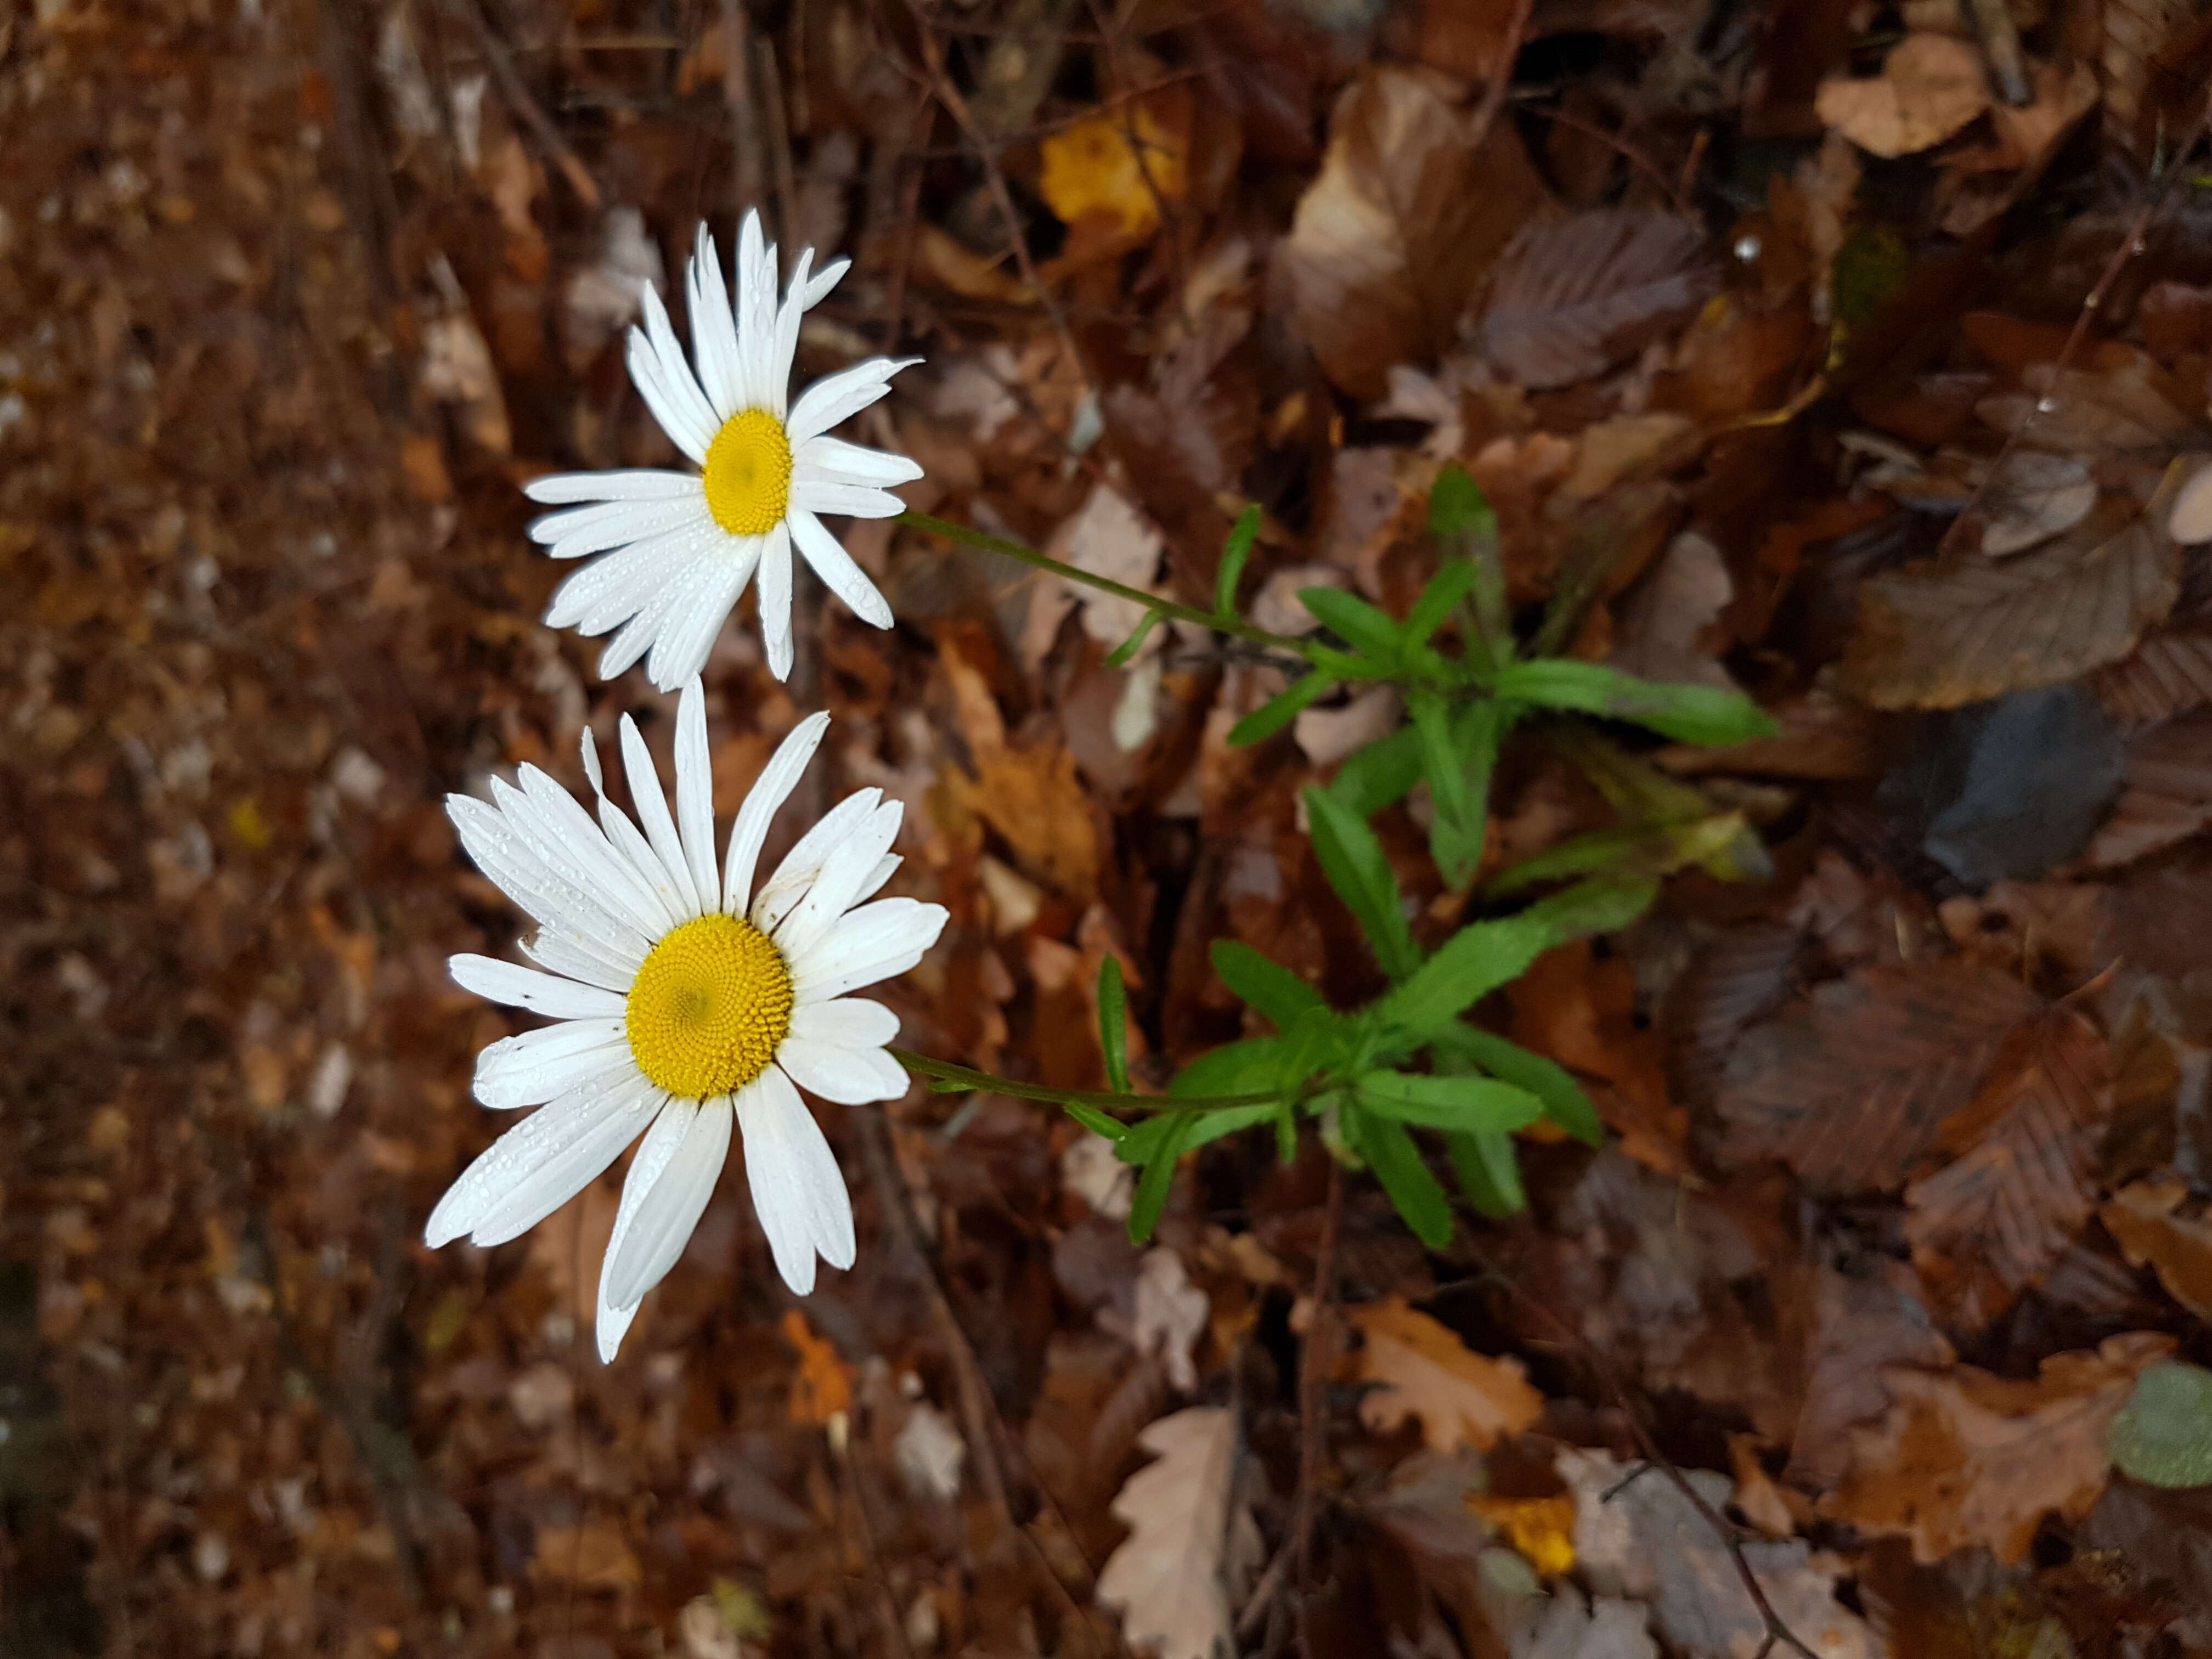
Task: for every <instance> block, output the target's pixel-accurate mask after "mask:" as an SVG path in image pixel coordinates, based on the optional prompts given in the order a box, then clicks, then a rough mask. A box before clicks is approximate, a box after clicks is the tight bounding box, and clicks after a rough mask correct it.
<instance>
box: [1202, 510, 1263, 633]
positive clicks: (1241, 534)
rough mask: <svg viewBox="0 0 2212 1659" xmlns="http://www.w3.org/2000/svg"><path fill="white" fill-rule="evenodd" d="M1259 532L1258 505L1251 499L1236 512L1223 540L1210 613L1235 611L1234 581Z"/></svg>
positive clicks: (1239, 578) (1222, 614) (1239, 577)
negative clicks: (1234, 520)
mask: <svg viewBox="0 0 2212 1659" xmlns="http://www.w3.org/2000/svg"><path fill="white" fill-rule="evenodd" d="M1259 534H1260V507H1259V503H1258V502H1256V501H1255V502H1254V503H1253V504H1252V505H1251V506H1249V507H1246V508H1245V509H1244V510H1243V512H1242V513H1238V514H1237V523H1236V526H1235V527H1234V528H1233V529H1231V531H1230V532H1229V539H1228V540H1227V541H1226V542H1225V543H1224V544H1222V548H1221V564H1220V567H1219V568H1218V569H1217V570H1216V571H1215V573H1214V577H1213V614H1214V615H1215V616H1217V617H1233V616H1235V615H1236V614H1237V583H1238V582H1240V581H1242V580H1243V578H1244V566H1245V563H1246V562H1247V561H1248V560H1249V559H1250V558H1251V556H1252V544H1253V543H1254V542H1255V540H1257V539H1258V538H1259Z"/></svg>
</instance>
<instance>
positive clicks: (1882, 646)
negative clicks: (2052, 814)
mask: <svg viewBox="0 0 2212 1659" xmlns="http://www.w3.org/2000/svg"><path fill="white" fill-rule="evenodd" d="M2162 506H2163V504H2162V503H2161V502H2155V501H2154V503H2153V505H2152V507H2150V508H2148V509H2146V510H2145V511H2143V512H2142V513H2136V514H2135V515H2133V516H2132V517H2131V518H2130V520H2128V522H2127V523H2126V524H2125V525H2124V526H2118V527H2116V526H2112V525H2111V524H2110V523H2109V522H2108V521H2107V519H2106V515H2105V514H2103V513H2093V514H2092V515H2091V517H2090V519H2089V520H2088V521H2087V523H2086V524H2084V525H2083V526H2080V528H2079V530H2078V531H2077V532H2075V534H2071V535H2069V536H2066V537H2064V538H2061V539H2059V540H2057V541H2056V542H2053V543H2052V544H2050V545H2049V546H2046V547H2044V548H2040V549H2039V550H2036V551H2035V552H2033V553H2027V554H2022V555H2021V556H2020V557H2018V558H2016V559H2010V560H2007V561H2005V562H2002V563H1991V562H1990V561H1988V560H1986V559H1983V558H1979V557H1954V558H1950V559H1931V560H1929V561H1927V562H1924V563H1920V564H1914V565H1908V566H1906V567H1905V568H1904V569H1902V570H1899V571H1893V572H1891V573H1888V574H1883V575H1880V576H1875V577H1873V578H1871V579H1870V580H1868V581H1867V582H1866V583H1865V584H1864V585H1863V586H1862V587H1861V588H1860V590H1859V615H1858V631H1857V634H1856V635H1855V636H1854V637H1853V638H1852V640H1851V643H1850V648H1849V650H1848V651H1847V652H1846V653H1844V663H1843V679H1844V686H1845V689H1846V690H1850V692H1852V693H1853V695H1855V696H1859V697H1861V698H1863V699H1864V700H1865V701H1866V702H1870V703H1872V704H1873V705H1874V706H1875V708H1958V707H1959V706H1960V704H1961V703H1968V702H1980V701H1982V700H1984V699H1985V698H1989V697H1996V696H2003V695H2004V693H2006V692H2008V691H2018V690H2024V689H2026V688H2027V687H2030V686H2038V685H2051V684H2057V683H2058V682H2059V681H2062V680H2069V679H2072V678H2075V677H2076V676H2077V675H2081V674H2084V673H2087V671H2090V670H2091V669H2093V668H2097V667H2100V666H2101V665H2104V664H2106V663H2109V662H2116V661H2118V659H2120V658H2122V657H2124V656H2126V655H2127V654H2128V653H2129V652H2130V651H2132V650H2134V649H2135V647H2136V641H2138V640H2140V639H2141V638H2142V634H2143V630H2144V629H2146V628H2148V627H2150V626H2151V625H2152V624H2153V623H2157V622H2160V621H2161V620H2162V619H2163V618H2164V617H2166V613H2167V612H2168V611H2171V610H2172V608H2173V601H2174V599H2175V596H2176V595H2177V594H2178V593H2179V591H2180V576H2181V559H2180V550H2179V548H2178V547H2176V546H2175V545H2174V544H2173V541H2172V538H2170V537H2168V536H2167V535H2166V514H2165V513H2164V511H2163V510H2162ZM2082 532H2087V534H2084V533H2082ZM2098 532H2103V536H2102V537H2101V538H2099V536H2098ZM2092 541H2093V544H2087V543H2091V542H2092ZM2085 544H2087V545H2085Z"/></svg>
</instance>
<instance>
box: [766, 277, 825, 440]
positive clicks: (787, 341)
mask: <svg viewBox="0 0 2212 1659" xmlns="http://www.w3.org/2000/svg"><path fill="white" fill-rule="evenodd" d="M813 264H814V250H813V249H812V248H811V247H810V248H804V249H801V250H800V252H799V264H798V265H797V266H796V267H795V268H794V269H793V271H792V273H791V282H790V284H789V285H788V286H787V288H785V289H784V291H783V305H782V307H781V309H780V310H779V311H777V313H775V339H774V340H773V341H771V342H770V343H769V356H768V392H769V404H768V406H769V408H770V409H772V410H775V417H776V419H778V420H779V421H780V420H781V419H782V418H783V416H784V411H785V407H786V405H787V404H789V402H790V401H791V361H792V359H793V357H795V356H798V355H799V318H800V316H801V315H803V314H804V313H805V310H806V273H807V271H808V270H809V269H810V268H811V266H812V265H813Z"/></svg>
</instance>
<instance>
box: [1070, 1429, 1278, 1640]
mask: <svg viewBox="0 0 2212 1659" xmlns="http://www.w3.org/2000/svg"><path fill="white" fill-rule="evenodd" d="M1137 1443H1138V1444H1139V1445H1140V1446H1142V1447H1143V1448H1144V1449H1146V1451H1149V1452H1152V1453H1154V1454H1156V1455H1158V1459H1159V1461H1158V1462H1155V1463H1148V1464H1146V1466H1145V1467H1144V1468H1141V1469H1139V1470H1138V1471H1137V1472H1136V1473H1135V1474H1133V1475H1131V1476H1130V1477H1129V1479H1128V1482H1127V1485H1125V1486H1123V1487H1122V1488H1121V1492H1120V1493H1119V1494H1118V1495H1117V1496H1116V1497H1115V1499H1114V1504H1113V1510H1114V1514H1115V1516H1116V1518H1118V1519H1120V1520H1121V1521H1122V1522H1126V1523H1127V1526H1128V1528H1129V1535H1128V1537H1127V1538H1125V1539H1124V1540H1122V1541H1121V1545H1120V1546H1119V1547H1117V1548H1116V1549H1115V1552H1114V1553H1113V1554H1111V1555H1109V1556H1108V1557H1107V1558H1106V1565H1105V1566H1104V1567H1103V1569H1102V1570H1101V1571H1100V1572H1099V1574H1098V1605H1099V1606H1101V1607H1106V1608H1108V1609H1109V1610H1112V1611H1118V1612H1119V1613H1121V1633H1122V1635H1123V1636H1124V1637H1125V1638H1127V1641H1128V1644H1129V1645H1130V1647H1132V1648H1133V1649H1146V1648H1150V1649H1152V1650H1156V1651H1157V1652H1158V1654H1159V1656H1160V1659H1213V1656H1214V1654H1215V1651H1216V1650H1217V1649H1218V1650H1225V1651H1228V1652H1231V1653H1233V1652H1234V1651H1235V1650H1236V1634H1235V1629H1234V1625H1233V1619H1232V1613H1231V1608H1232V1607H1234V1606H1235V1605H1236V1604H1237V1603H1238V1602H1241V1601H1243V1587H1244V1583H1245V1581H1246V1580H1247V1579H1248V1578H1249V1576H1250V1573H1251V1571H1252V1568H1253V1567H1254V1566H1255V1565H1257V1562H1258V1558H1259V1554H1260V1551H1261V1539H1260V1529H1259V1528H1258V1526H1257V1525H1255V1523H1254V1522H1253V1519H1252V1513H1251V1510H1249V1508H1248V1507H1246V1506H1245V1505H1244V1504H1242V1503H1239V1502H1237V1498H1236V1474H1237V1419H1236V1415H1235V1413H1231V1412H1229V1411H1227V1410H1225V1409H1224V1408H1222V1407H1218V1406H1193V1407H1190V1408H1189V1409H1188V1410H1187V1411H1180V1412H1176V1413H1175V1414H1174V1415H1173V1416H1170V1417H1164V1418H1162V1419H1160V1420H1159V1421H1158V1422H1157V1423H1154V1424H1152V1425H1151V1426H1150V1427H1148V1428H1146V1430H1145V1431H1144V1432H1143V1433H1142V1434H1140V1435H1139V1436H1138V1437H1137Z"/></svg>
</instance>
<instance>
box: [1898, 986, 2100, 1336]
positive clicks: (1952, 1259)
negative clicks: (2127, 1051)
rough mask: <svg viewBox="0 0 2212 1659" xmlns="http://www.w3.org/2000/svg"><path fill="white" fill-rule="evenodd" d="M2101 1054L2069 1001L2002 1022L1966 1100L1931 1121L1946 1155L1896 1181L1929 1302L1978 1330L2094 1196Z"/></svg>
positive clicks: (2062, 1243)
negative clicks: (1905, 1181) (1937, 1125)
mask: <svg viewBox="0 0 2212 1659" xmlns="http://www.w3.org/2000/svg"><path fill="white" fill-rule="evenodd" d="M2111 1117H2112V1051H2111V1050H2110V1048H2107V1046H2106V1042H2105V1039H2104V1038H2103V1037H2102V1036H2100V1035H2099V1034H2098V1033H2097V1032H2096V1030H2093V1028H2092V1027H2091V1026H2090V1024H2089V1023H2088V1022H2087V1020H2085V1019H2083V1018H2081V1015H2079V1014H2077V1013H2075V1012H2074V1011H2073V1010H2072V1009H2070V1008H2052V1009H2051V1010H2050V1011H2049V1012H2046V1013H2045V1014H2044V1015H2043V1017H2042V1018H2039V1019H2037V1020H2034V1021H2032V1022H2030V1023H2028V1024H2023V1025H2021V1026H2019V1027H2017V1028H2016V1029H2015V1030H2013V1031H2012V1032H2011V1033H2010V1034H2009V1035H2008V1036H2007V1037H2006V1038H2005V1041H2004V1043H2003V1045H2002V1047H2001V1048H1999V1049H1998V1051H1997V1055H1996V1060H1994V1061H1992V1062H1991V1064H1990V1071H1989V1075H1988V1076H1987V1077H1986V1078H1985V1079H1984V1080H1983V1083H1982V1086H1981V1089H1980V1091H1979V1092H1978V1093H1977V1094H1976V1096H1975V1097H1974V1099H1973V1102H1972V1104H1970V1105H1968V1106H1967V1107H1966V1109H1964V1110H1963V1111H1961V1112H1960V1113H1958V1114H1957V1115H1955V1116H1954V1117H1953V1118H1952V1119H1951V1120H1950V1121H1948V1122H1947V1123H1946V1124H1945V1125H1944V1126H1943V1133H1942V1143H1943V1146H1945V1148H1946V1149H1947V1150H1948V1151H1950V1152H1954V1154H1955V1156H1954V1158H1953V1159H1952V1161H1951V1162H1950V1163H1949V1164H1946V1165H1945V1166H1944V1167H1943V1168H1942V1170H1938V1171H1937V1172H1936V1174H1934V1175H1932V1176H1929V1177H1928V1178H1927V1179H1925V1180H1923V1181H1917V1182H1914V1183H1913V1184H1912V1185H1911V1187H1908V1188H1906V1189H1905V1203H1906V1205H1907V1206H1909V1208H1910V1210H1911V1213H1910V1214H1909V1215H1908V1216H1907V1217H1906V1218H1905V1238H1906V1239H1907V1241H1908V1242H1910V1243H1911V1246H1912V1261H1913V1265H1914V1266H1915V1267H1917V1268H1918V1269H1919V1270H1920V1278H1921V1280H1922V1282H1923V1284H1925V1285H1927V1286H1928V1289H1929V1296H1930V1298H1931V1300H1932V1301H1933V1302H1934V1303H1935V1304H1936V1307H1937V1308H1938V1309H1940V1310H1942V1312H1943V1313H1944V1314H1945V1315H1947V1316H1948V1319H1949V1321H1950V1322H1951V1323H1952V1324H1953V1325H1954V1326H1955V1327H1958V1328H1961V1329H1967V1330H1979V1329H1980V1328H1983V1327H1984V1326H1985V1325H1987V1324H1988V1323H1989V1322H1990V1321H1991V1320H1993V1319H1995V1318H1996V1316H1998V1315H1999V1314H2001V1313H2002V1312H2003V1311H2004V1310H2005V1309H2006V1308H2007V1307H2008V1306H2010V1305H2011V1304H2012V1301H2013V1298H2014V1297H2016V1296H2018V1295H2019V1294H2020V1293H2021V1291H2024V1290H2026V1289H2027V1287H2028V1286H2029V1285H2033V1284H2037V1283H2039V1282H2040V1281H2041V1279H2043V1277H2044V1275H2045V1273H2048V1272H2049V1271H2050V1270H2051V1265H2052V1264H2053V1263H2054V1262H2056V1261H2057V1260H2058V1258H2059V1257H2060V1256H2061V1255H2063V1254H2064V1253H2065V1250H2066V1247H2067V1245H2068V1244H2069V1243H2071V1242H2072V1241H2073V1238H2074V1236H2075V1234H2076V1233H2078V1232H2079V1231H2081V1225H2082V1224H2083V1223H2084V1222H2086V1221H2087V1220H2088V1218H2089V1212H2090V1211H2091V1210H2092V1209H2093V1207H2094V1206H2095V1204H2096V1189H2095V1182H2094V1178H2093V1165H2094V1164H2095V1161H2096V1154H2097V1145H2098V1140H2099V1138H2100V1136H2101V1135H2102V1133H2103V1132H2104V1128H2105V1125H2106V1122H2107V1121H2109V1120H2110V1119H2111Z"/></svg>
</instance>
